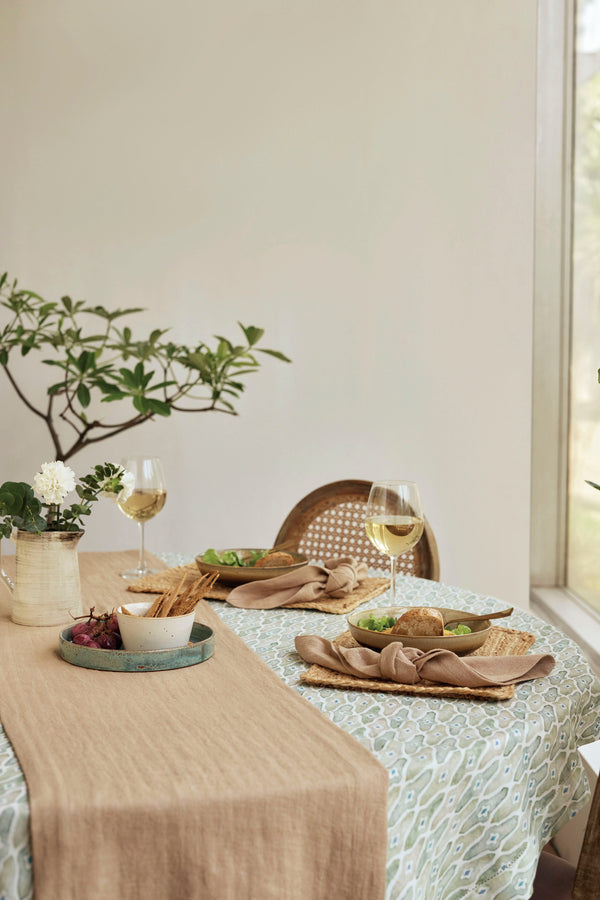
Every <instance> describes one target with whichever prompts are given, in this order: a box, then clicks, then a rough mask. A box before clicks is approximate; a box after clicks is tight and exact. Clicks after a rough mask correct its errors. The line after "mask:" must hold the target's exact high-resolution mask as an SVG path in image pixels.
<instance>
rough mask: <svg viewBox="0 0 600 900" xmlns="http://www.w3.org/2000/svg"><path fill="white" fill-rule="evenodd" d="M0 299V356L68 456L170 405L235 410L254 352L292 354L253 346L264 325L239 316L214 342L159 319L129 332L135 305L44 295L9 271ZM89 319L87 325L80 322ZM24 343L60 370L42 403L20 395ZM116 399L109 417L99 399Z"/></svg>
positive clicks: (0, 284) (60, 454)
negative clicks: (237, 337)
mask: <svg viewBox="0 0 600 900" xmlns="http://www.w3.org/2000/svg"><path fill="white" fill-rule="evenodd" d="M0 307H1V308H2V309H1V310H0V311H2V312H4V316H5V319H6V321H5V324H4V325H1V318H0V365H1V366H2V368H3V369H4V372H5V374H6V377H7V378H8V380H9V382H10V384H11V385H12V387H13V389H14V390H15V391H16V393H17V395H18V396H19V398H20V399H21V400H22V401H23V403H24V404H25V406H26V407H27V408H28V409H29V410H30V411H31V412H32V413H33V414H34V415H36V416H38V417H39V418H40V419H42V420H43V421H44V422H45V425H46V427H47V429H48V431H49V433H50V436H51V439H52V442H53V445H54V450H55V455H56V458H57V459H62V460H65V461H66V460H68V459H70V457H72V456H74V454H75V453H78V452H79V451H80V450H82V449H83V448H84V447H87V446H88V445H89V444H93V443H96V442H98V441H102V440H106V439H107V438H109V437H112V436H113V435H116V434H119V433H120V432H122V431H125V430H127V429H129V428H133V427H135V426H137V425H141V424H142V423H143V422H146V421H148V420H150V419H153V418H154V417H155V416H170V415H171V413H172V412H173V411H177V412H194V413H196V412H223V413H228V414H230V415H237V412H236V410H235V406H234V404H235V402H236V401H237V400H238V399H239V398H240V396H241V395H242V393H243V391H244V390H245V384H244V379H245V378H246V377H247V376H248V375H251V374H252V373H253V372H256V371H257V370H258V369H259V368H260V361H259V358H258V354H263V355H268V356H271V357H274V358H275V359H279V360H282V361H284V362H290V360H289V359H288V357H287V356H285V355H284V354H283V353H281V352H280V351H278V350H270V349H266V348H264V347H259V346H258V344H259V342H260V341H261V340H262V337H263V335H264V330H263V329H262V328H257V327H255V326H254V325H249V326H245V325H242V323H241V322H238V325H239V327H240V329H241V331H242V334H243V340H241V341H240V342H239V343H234V342H232V341H230V340H229V339H228V338H225V337H222V336H220V335H216V336H215V339H216V341H217V343H216V346H215V347H210V346H209V345H208V344H206V343H204V342H203V341H199V342H197V343H195V344H193V345H192V346H187V345H184V344H177V343H174V342H173V341H170V340H167V339H166V338H165V335H166V334H167V331H168V329H160V328H156V329H154V330H153V331H151V332H150V334H149V335H148V336H146V337H144V338H143V339H141V340H140V339H134V336H133V332H132V330H131V328H130V327H129V326H128V325H124V324H123V321H122V320H123V319H124V317H126V316H131V315H134V314H136V313H139V312H142V311H143V310H142V309H141V308H139V307H133V308H128V309H116V310H108V309H105V308H104V307H103V306H88V305H87V304H86V303H85V302H84V301H82V300H78V301H73V300H72V299H71V298H70V297H68V296H65V297H61V299H60V301H50V302H48V301H46V300H44V299H43V298H42V297H41V296H40V295H39V294H36V293H34V292H33V291H28V290H23V289H22V288H20V287H19V286H18V283H17V280H16V279H14V280H12V281H11V280H10V279H9V278H8V274H7V273H4V274H3V275H2V276H0ZM90 322H91V323H92V325H93V326H94V327H93V328H92V329H91V330H89V331H86V330H85V329H84V324H85V325H89V323H90ZM31 353H38V354H41V358H40V361H41V362H42V363H43V364H44V365H45V366H48V367H50V368H51V369H52V371H57V375H58V379H57V380H55V381H53V382H52V383H51V384H49V385H48V386H47V390H46V394H47V398H48V400H47V404H46V406H45V408H40V407H39V406H36V404H35V403H34V402H33V401H32V400H31V399H30V398H29V397H28V396H27V394H26V393H25V390H24V389H23V387H22V386H21V384H20V383H19V381H18V378H17V376H16V374H15V368H16V366H13V361H15V357H17V359H19V358H22V357H26V356H28V355H29V354H31ZM117 401H122V402H124V403H126V404H129V412H128V414H127V415H125V416H123V417H121V418H120V419H114V420H112V421H106V420H105V418H104V417H102V416H100V415H99V413H98V409H99V408H101V406H100V404H104V403H115V402H117Z"/></svg>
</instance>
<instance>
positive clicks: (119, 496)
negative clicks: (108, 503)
mask: <svg viewBox="0 0 600 900" xmlns="http://www.w3.org/2000/svg"><path fill="white" fill-rule="evenodd" d="M112 480H114V479H112ZM120 481H121V484H122V485H123V487H122V488H121V490H120V491H119V492H118V493H117V492H116V491H113V490H111V489H110V488H111V485H110V484H109V483H107V484H106V489H105V490H102V491H100V492H99V493H98V496H99V497H106V499H107V500H114V501H115V502H116V503H123V501H125V500H127V498H128V497H130V496H131V494H132V493H133V488H134V487H135V475H134V474H133V472H128V471H127V469H124V470H123V474H122V475H121V477H120Z"/></svg>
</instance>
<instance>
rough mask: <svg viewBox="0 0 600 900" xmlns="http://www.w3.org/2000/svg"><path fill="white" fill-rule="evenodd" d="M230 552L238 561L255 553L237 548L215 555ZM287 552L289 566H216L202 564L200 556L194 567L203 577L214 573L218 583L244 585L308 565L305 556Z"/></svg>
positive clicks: (252, 549)
mask: <svg viewBox="0 0 600 900" xmlns="http://www.w3.org/2000/svg"><path fill="white" fill-rule="evenodd" d="M231 550H234V551H235V552H236V553H237V555H238V556H239V557H240V559H244V558H245V557H247V556H250V554H251V553H256V552H257V550H256V549H254V548H247V547H246V548H242V549H239V548H237V547H228V548H227V549H226V550H217V553H219V554H223V553H227V552H230V551H231ZM288 552H289V553H290V556H291V557H292V558H293V560H294V561H293V563H291V565H289V566H259V567H258V568H257V567H256V566H218V565H213V564H212V563H205V562H202V556H197V557H196V565H197V566H198V568H199V569H200V571H201V572H202V574H203V575H212V574H214V573H216V574H217V575H218V576H219V581H226V582H229V583H230V584H246V583H247V582H249V581H262V580H263V579H265V578H277V576H278V575H286V574H287V573H288V572H293V571H294V570H295V569H300V568H302V566H305V565H306V564H307V563H308V560H307V558H306V556H302V554H301V553H291V552H290V551H287V550H286V553H288Z"/></svg>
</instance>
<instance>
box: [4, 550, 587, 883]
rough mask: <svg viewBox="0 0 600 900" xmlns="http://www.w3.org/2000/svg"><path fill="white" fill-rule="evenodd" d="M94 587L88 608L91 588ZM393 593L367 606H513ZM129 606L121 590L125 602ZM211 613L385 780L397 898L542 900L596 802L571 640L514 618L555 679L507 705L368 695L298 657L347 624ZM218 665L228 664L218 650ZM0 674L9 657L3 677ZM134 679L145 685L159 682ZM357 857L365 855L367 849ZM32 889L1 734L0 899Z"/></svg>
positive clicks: (451, 593)
mask: <svg viewBox="0 0 600 900" xmlns="http://www.w3.org/2000/svg"><path fill="white" fill-rule="evenodd" d="M80 556H82V557H83V556H85V554H80ZM103 556H104V557H105V565H106V566H107V567H110V566H111V565H113V562H112V558H113V555H112V554H110V553H107V554H103ZM159 557H160V561H161V564H162V565H164V566H165V567H178V566H182V565H185V564H189V563H192V562H193V557H192V556H190V555H186V554H177V553H164V554H160V555H159ZM371 574H373V575H375V576H382V575H385V574H386V573H385V572H371ZM83 588H84V601H85V583H84V585H83ZM396 591H397V595H398V596H399V598H400V599H399V600H398V599H396V600H395V601H394V600H393V598H392V597H391V596H390V593H389V590H388V591H387V592H385V593H382V594H381V595H380V596H379V597H377V600H376V603H374V602H373V601H370V602H366V603H365V604H364V606H365V608H368V607H372V606H374V605H376V606H377V607H385V606H398V605H400V604H401V605H404V606H426V607H445V608H452V609H459V610H464V611H467V612H472V613H474V614H480V613H485V612H495V611H498V610H501V609H503V608H505V607H506V606H507V605H508V603H507V600H508V602H510V598H502V599H499V598H495V597H491V596H486V595H483V594H479V593H475V592H472V591H469V590H466V589H464V588H461V587H456V586H452V585H448V584H445V583H441V582H434V581H428V580H425V579H420V578H416V577H414V576H410V575H402V576H399V577H398V579H397V584H396ZM131 596H132V595H131V594H127V592H126V584H125V583H123V586H122V592H121V593H120V594H118V595H117V594H115V595H114V604H115V605H117V604H120V603H122V602H124V601H125V600H126V599H128V597H131ZM134 599H140V595H137V596H135V598H134ZM205 602H207V603H208V605H209V607H210V609H211V610H212V612H213V613H214V614H215V615H216V616H217V617H218V620H219V621H220V622H222V623H223V624H224V626H227V628H228V629H230V630H231V632H233V633H234V635H236V636H237V637H238V638H240V639H241V641H243V644H244V645H245V647H246V648H248V650H249V651H251V653H252V654H254V655H255V656H256V657H257V658H259V659H260V660H261V661H262V662H263V663H264V664H266V666H267V667H268V668H269V669H270V670H271V671H272V672H273V673H275V674H276V676H277V677H278V679H280V681H281V682H283V683H284V684H285V685H287V686H288V687H289V688H291V689H292V690H293V691H294V692H295V693H296V694H297V695H298V696H299V697H300V698H301V699H302V701H303V704H308V705H310V707H312V708H313V709H314V710H316V711H318V713H319V715H320V719H319V721H322V722H323V728H324V729H325V726H327V727H329V725H330V724H331V723H333V725H335V726H337V728H338V729H340V730H341V731H343V732H344V733H345V735H347V736H350V737H351V738H352V740H353V741H354V742H356V743H357V744H358V745H360V747H362V748H363V749H364V750H366V751H368V754H370V755H371V756H372V757H373V758H374V759H375V760H377V761H378V763H379V764H380V765H381V766H382V767H383V768H384V769H385V770H386V772H387V777H388V782H387V813H386V816H387V847H386V848H385V862H384V866H385V874H384V882H385V886H384V890H385V898H386V900H462V898H475V897H477V898H486V900H519V898H523V900H526V898H529V897H530V896H531V892H532V885H533V879H534V876H535V870H536V864H537V859H538V857H539V854H540V852H541V849H542V847H543V846H544V845H545V844H547V843H548V842H549V841H550V840H551V839H552V837H553V836H554V835H555V834H556V833H557V832H558V831H559V830H560V829H561V828H563V826H565V825H566V824H567V822H568V821H569V820H570V819H571V818H572V817H574V816H575V815H576V814H577V812H578V810H580V809H581V808H582V807H584V806H585V805H586V803H587V801H588V800H589V796H590V791H589V785H588V782H587V778H586V774H585V771H584V768H583V765H582V762H581V759H580V755H579V754H578V748H579V747H580V746H582V745H585V744H587V743H591V742H593V741H595V740H597V739H598V738H599V737H600V683H599V681H598V679H597V677H596V675H595V673H594V671H593V670H592V668H591V666H590V663H589V662H588V660H587V659H586V657H585V655H584V653H583V651H582V650H581V649H580V648H579V647H578V645H577V644H576V643H575V642H574V641H573V640H571V639H570V638H568V637H567V636H566V635H564V634H563V633H562V632H560V631H559V630H558V629H557V628H556V627H555V626H553V625H552V624H549V623H547V622H545V621H543V620H542V619H540V618H538V617H537V616H535V615H533V614H532V613H530V612H529V611H527V610H525V609H521V608H519V607H515V608H514V611H513V613H512V615H511V616H510V619H508V620H506V622H505V623H504V624H505V625H506V626H507V627H508V628H511V629H518V630H520V631H523V632H527V633H529V634H531V635H533V636H534V638H535V642H534V643H533V645H532V647H531V649H530V650H529V651H528V652H530V653H536V654H546V653H548V654H551V655H552V657H553V658H554V660H555V666H554V668H553V669H552V671H551V672H550V674H549V675H546V676H545V677H541V678H535V679H532V680H530V681H523V682H521V683H518V684H516V685H515V690H514V695H513V696H512V697H510V698H509V699H504V700H502V699H481V698H478V699H476V698H472V697H461V696H438V695H436V694H429V695H428V694H418V693H417V694H410V693H403V692H390V691H384V690H360V689H354V688H352V687H347V686H344V687H337V686H332V685H318V684H312V683H309V682H307V681H305V680H303V677H304V676H305V675H306V672H307V670H308V669H309V665H308V664H307V663H306V662H305V661H304V660H303V659H302V658H301V657H300V656H299V654H298V653H297V651H296V649H295V644H294V639H295V638H296V636H298V635H306V634H310V635H319V636H321V637H324V638H328V639H331V640H333V639H335V638H337V637H339V636H340V635H341V634H343V633H344V632H345V631H346V630H347V627H348V626H347V622H346V616H345V615H340V614H331V613H328V612H323V611H318V610H315V609H300V608H290V607H279V608H274V609H248V608H237V607H235V606H232V605H230V604H229V603H227V602H226V601H224V600H207V601H205ZM359 608H360V607H359ZM0 627H2V622H1V621H0ZM46 630H47V629H46ZM58 631H59V629H58V628H57V629H56V635H55V639H56V641H58ZM214 653H215V657H218V654H219V643H218V641H217V642H216V644H215V651H214ZM63 664H64V665H65V666H68V665H69V663H67V662H64V661H63ZM3 666H4V663H3V661H2V659H0V674H1V669H2V668H3ZM203 673H204V664H203V665H198V666H195V667H194V669H193V677H194V678H195V679H197V683H198V689H199V690H201V688H202V683H203V677H205V676H204V674H203ZM102 674H103V673H101V672H98V673H97V677H98V678H102ZM155 676H156V673H153V677H155ZM125 677H127V678H131V679H133V680H138V679H140V680H142V683H143V679H145V678H147V677H148V676H147V675H146V674H144V673H132V674H128V675H127V676H125ZM190 677H192V676H190ZM0 713H1V707H0ZM240 727H243V723H240ZM208 808H209V809H210V807H208ZM298 814H299V815H300V811H299V813H298ZM365 828H366V824H365ZM353 846H354V851H353V852H355V853H357V854H360V853H361V845H360V841H358V842H355V844H354V845H353ZM63 852H64V853H68V852H69V848H68V847H64V848H63ZM198 852H199V853H202V847H199V849H198ZM232 865H234V860H232ZM34 881H35V879H34V865H33V861H32V844H31V808H30V802H29V795H28V785H27V782H26V779H25V776H24V773H23V770H22V767H21V766H20V764H19V760H18V758H17V754H16V753H15V750H14V748H13V746H12V744H11V742H10V740H9V738H8V736H7V735H6V734H5V732H4V730H3V728H2V726H1V724H0V900H31V898H33V897H35V894H36V885H35V883H34ZM206 896H207V897H209V896H210V894H209V893H207V894H206ZM248 896H251V895H248ZM255 896H256V898H257V900H258V898H259V896H260V894H258V893H257V894H255ZM306 896H307V898H308V897H309V896H310V894H309V893H307V894H306ZM330 896H331V900H335V898H336V896H338V895H336V890H335V885H332V886H331V890H330ZM339 896H341V895H339ZM57 900H59V898H57ZM165 900H168V894H165ZM236 900H238V897H237V896H236ZM261 900H262V897H261ZM281 900H286V897H285V895H284V894H281ZM364 900H372V898H371V897H370V896H367V895H365V896H364Z"/></svg>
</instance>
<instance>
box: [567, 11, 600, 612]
mask: <svg viewBox="0 0 600 900" xmlns="http://www.w3.org/2000/svg"><path fill="white" fill-rule="evenodd" d="M576 26H577V27H576V31H575V48H574V49H575V67H574V76H575V77H574V92H573V138H574V140H573V161H572V169H573V190H572V253H571V266H572V277H571V348H570V350H571V352H570V358H571V377H570V391H569V410H570V412H569V478H568V510H567V566H566V582H567V585H568V586H569V587H570V588H571V590H573V592H574V593H575V594H577V595H578V596H579V597H581V598H582V600H584V601H585V602H586V603H588V604H589V605H590V606H591V607H592V608H593V609H595V610H596V611H597V612H599V613H600V490H594V489H593V488H591V487H590V486H589V485H588V484H586V480H587V479H589V480H591V481H594V482H595V483H597V484H598V483H600V384H599V383H598V377H597V372H598V368H599V367H600V0H579V3H578V5H577V19H576Z"/></svg>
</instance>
